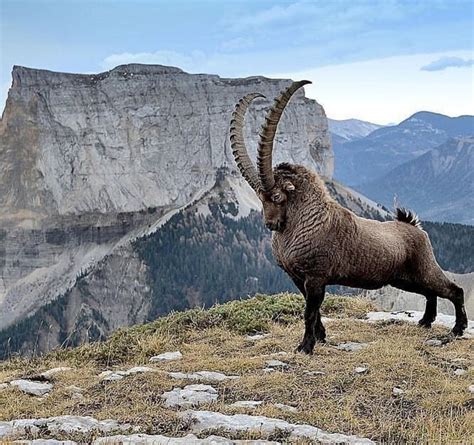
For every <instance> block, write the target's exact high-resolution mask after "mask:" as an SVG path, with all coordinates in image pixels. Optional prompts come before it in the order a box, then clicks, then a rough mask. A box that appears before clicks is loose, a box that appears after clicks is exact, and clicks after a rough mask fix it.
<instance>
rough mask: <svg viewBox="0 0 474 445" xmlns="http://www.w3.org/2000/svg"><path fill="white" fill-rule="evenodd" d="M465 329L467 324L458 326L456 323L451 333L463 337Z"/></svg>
mask: <svg viewBox="0 0 474 445" xmlns="http://www.w3.org/2000/svg"><path fill="white" fill-rule="evenodd" d="M464 329H466V327H465V326H458V325H455V326H454V328H453V330H452V331H451V333H452V334H453V335H454V336H455V337H461V336H462V335H463V334H464Z"/></svg>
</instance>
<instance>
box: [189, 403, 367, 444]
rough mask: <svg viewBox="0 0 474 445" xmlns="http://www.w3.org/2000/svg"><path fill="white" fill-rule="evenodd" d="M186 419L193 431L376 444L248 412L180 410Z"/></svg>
mask: <svg viewBox="0 0 474 445" xmlns="http://www.w3.org/2000/svg"><path fill="white" fill-rule="evenodd" d="M180 416H181V417H182V418H183V419H186V420H190V421H192V422H193V423H192V425H191V430H192V431H193V432H194V433H200V432H202V431H210V430H212V429H220V430H221V431H222V430H223V431H230V432H240V431H258V432H261V433H267V434H272V433H274V432H276V431H286V432H288V433H289V438H290V439H302V438H308V439H310V440H314V441H319V442H322V443H325V444H341V443H344V444H347V445H368V444H374V442H373V441H372V440H370V439H365V438H361V437H357V436H349V435H345V434H339V433H327V432H326V431H323V430H321V429H319V428H317V427H315V426H311V425H297V424H294V423H289V422H286V421H285V420H280V419H274V418H271V417H264V416H251V415H247V414H234V415H232V416H230V415H226V414H221V413H215V412H212V411H192V410H189V411H185V412H183V413H180Z"/></svg>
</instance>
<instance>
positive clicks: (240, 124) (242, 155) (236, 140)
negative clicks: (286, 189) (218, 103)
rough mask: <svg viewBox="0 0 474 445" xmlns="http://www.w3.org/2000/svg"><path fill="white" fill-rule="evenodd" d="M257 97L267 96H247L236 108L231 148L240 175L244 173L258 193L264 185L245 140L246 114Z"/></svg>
mask: <svg viewBox="0 0 474 445" xmlns="http://www.w3.org/2000/svg"><path fill="white" fill-rule="evenodd" d="M257 97H265V96H264V95H263V94H260V93H251V94H247V95H246V96H244V97H243V98H242V99H240V101H239V103H238V104H237V105H236V106H235V109H234V112H233V113H232V120H231V121H230V146H231V148H232V154H233V155H234V159H235V162H236V164H237V167H239V170H240V173H242V176H243V177H244V178H245V180H246V181H247V182H248V183H249V185H250V187H252V188H253V189H254V190H255V192H257V193H258V192H259V191H260V190H261V188H262V185H261V183H260V179H259V177H258V174H257V170H255V166H254V165H253V163H252V161H251V160H250V158H249V155H248V153H247V148H246V147H245V140H244V119H245V113H246V111H247V109H248V107H249V105H250V103H251V102H252V101H253V100H254V99H256V98H257Z"/></svg>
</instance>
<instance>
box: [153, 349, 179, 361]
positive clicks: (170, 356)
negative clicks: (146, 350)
mask: <svg viewBox="0 0 474 445" xmlns="http://www.w3.org/2000/svg"><path fill="white" fill-rule="evenodd" d="M182 358H183V354H181V352H180V351H174V352H164V353H163V354H159V355H155V356H153V357H151V358H150V362H153V363H162V362H171V361H174V360H181V359H182Z"/></svg>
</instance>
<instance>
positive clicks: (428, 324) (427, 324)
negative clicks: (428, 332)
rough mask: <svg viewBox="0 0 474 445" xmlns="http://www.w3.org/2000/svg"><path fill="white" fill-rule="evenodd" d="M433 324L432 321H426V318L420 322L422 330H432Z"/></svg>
mask: <svg viewBox="0 0 474 445" xmlns="http://www.w3.org/2000/svg"><path fill="white" fill-rule="evenodd" d="M431 323H433V321H432V320H425V319H424V318H422V319H421V320H420V321H419V322H418V326H421V327H422V328H427V329H429V328H431Z"/></svg>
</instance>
